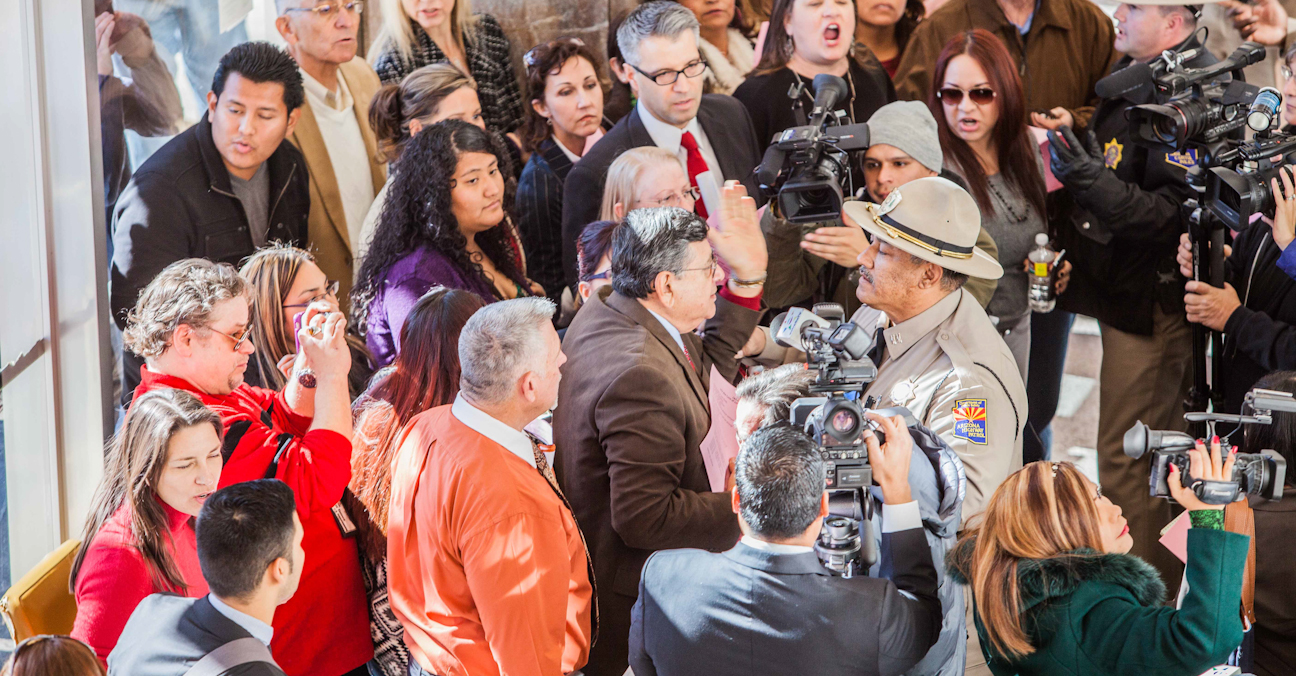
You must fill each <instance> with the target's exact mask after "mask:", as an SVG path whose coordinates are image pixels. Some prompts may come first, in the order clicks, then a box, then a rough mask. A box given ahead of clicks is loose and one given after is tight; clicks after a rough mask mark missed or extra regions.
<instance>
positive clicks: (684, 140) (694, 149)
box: [680, 131, 710, 353]
mask: <svg viewBox="0 0 1296 676" xmlns="http://www.w3.org/2000/svg"><path fill="white" fill-rule="evenodd" d="M680 145H682V146H684V150H685V151H686V152H687V157H688V177H689V183H691V184H692V185H693V187H694V188H697V187H698V180H697V177H698V174H705V173H706V172H708V171H710V169H709V168H708V167H707V163H706V160H705V159H703V158H702V151H701V150H698V144H697V139H695V138H693V132H691V131H686V132H684V135H683V136H681V137H680ZM693 211H694V212H696V213H697V215H699V216H701V217H702V218H706V217H707V210H706V204H705V203H703V201H702V198H701V197H699V198H698V200H697V204H695V205H693ZM685 352H686V353H687V350H686V351H685Z"/></svg>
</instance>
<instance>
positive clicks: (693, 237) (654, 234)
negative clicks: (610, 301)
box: [611, 207, 707, 298]
mask: <svg viewBox="0 0 1296 676" xmlns="http://www.w3.org/2000/svg"><path fill="white" fill-rule="evenodd" d="M622 223H623V225H622V227H620V228H617V231H616V232H615V233H614V234H613V235H612V257H611V258H612V288H614V289H616V290H617V291H619V292H621V293H622V294H623V295H625V296H628V297H630V298H647V297H648V294H650V293H652V292H653V283H654V282H655V281H656V279H657V275H658V274H660V273H662V272H670V273H672V274H676V275H678V274H680V272H681V271H682V270H683V269H684V266H685V265H687V263H688V255H689V244H691V243H693V242H701V241H704V240H706V236H707V224H706V221H703V220H702V219H701V218H700V217H699V216H698V215H697V214H694V213H693V212H691V211H685V210H683V209H680V208H679V207H655V208H650V209H635V210H634V211H631V212H630V213H628V214H626V217H625V220H624V221H623V222H622Z"/></svg>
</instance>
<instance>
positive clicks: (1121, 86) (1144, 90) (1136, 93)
mask: <svg viewBox="0 0 1296 676" xmlns="http://www.w3.org/2000/svg"><path fill="white" fill-rule="evenodd" d="M1154 75H1155V74H1154V73H1153V71H1152V66H1149V65H1148V64H1146V63H1143V62H1141V61H1135V62H1134V63H1131V64H1130V65H1128V66H1126V67H1124V68H1122V69H1120V70H1118V71H1116V72H1115V73H1112V74H1111V75H1108V76H1107V77H1105V78H1103V79H1101V80H1099V81H1098V83H1097V84H1095V85H1094V93H1096V94H1098V98H1100V99H1115V98H1123V99H1126V100H1128V101H1132V102H1134V103H1144V102H1146V101H1147V100H1148V97H1149V96H1150V95H1151V94H1152V87H1153V82H1152V81H1153V77H1154Z"/></svg>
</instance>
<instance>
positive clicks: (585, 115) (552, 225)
mask: <svg viewBox="0 0 1296 676" xmlns="http://www.w3.org/2000/svg"><path fill="white" fill-rule="evenodd" d="M522 62H523V63H524V64H526V88H527V99H528V106H527V109H526V121H525V122H524V123H523V125H522V146H523V148H525V149H526V151H527V152H529V153H531V159H530V160H528V161H527V164H526V167H524V168H523V169H522V178H521V179H520V180H519V181H518V190H517V211H518V230H519V231H520V232H521V235H522V245H523V249H524V250H525V251H526V258H527V270H528V272H530V274H531V278H532V279H534V280H536V281H537V282H539V283H540V286H542V287H544V289H545V293H546V294H547V295H548V296H549V297H550V298H551V299H553V300H555V301H558V300H559V299H560V298H561V297H562V292H563V286H564V284H563V282H564V274H563V267H562V264H563V261H562V198H563V184H564V182H566V180H567V173H568V172H570V171H571V168H572V165H574V164H575V163H576V162H578V161H580V158H581V156H582V155H584V154H585V149H586V148H588V147H590V146H592V145H593V144H594V143H595V142H596V141H598V140H599V139H600V138H602V137H603V132H604V131H605V130H607V129H610V128H611V126H612V125H611V123H609V122H608V120H607V118H605V117H603V94H604V89H603V82H602V81H601V80H600V78H599V72H598V68H597V66H596V65H595V64H597V63H598V61H597V59H595V57H594V53H593V52H592V51H590V48H589V47H587V46H585V43H584V42H582V41H581V40H580V39H578V38H559V39H557V40H552V41H550V42H546V43H544V44H540V45H537V46H535V47H533V48H532V49H531V51H529V52H527V53H526V54H525V55H524V56H523V57H522Z"/></svg>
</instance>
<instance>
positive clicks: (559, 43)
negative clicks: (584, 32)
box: [522, 38, 585, 68]
mask: <svg viewBox="0 0 1296 676" xmlns="http://www.w3.org/2000/svg"><path fill="white" fill-rule="evenodd" d="M563 46H571V47H576V48H580V47H584V46H585V41H584V40H582V39H580V38H557V39H555V40H551V41H549V42H542V43H540V44H538V45H536V46H534V47H532V48H531V49H528V50H527V53H526V54H523V55H522V65H524V66H526V67H527V68H535V65H536V61H537V60H538V59H539V58H540V50H542V49H550V50H552V49H558V48H559V47H563Z"/></svg>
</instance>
